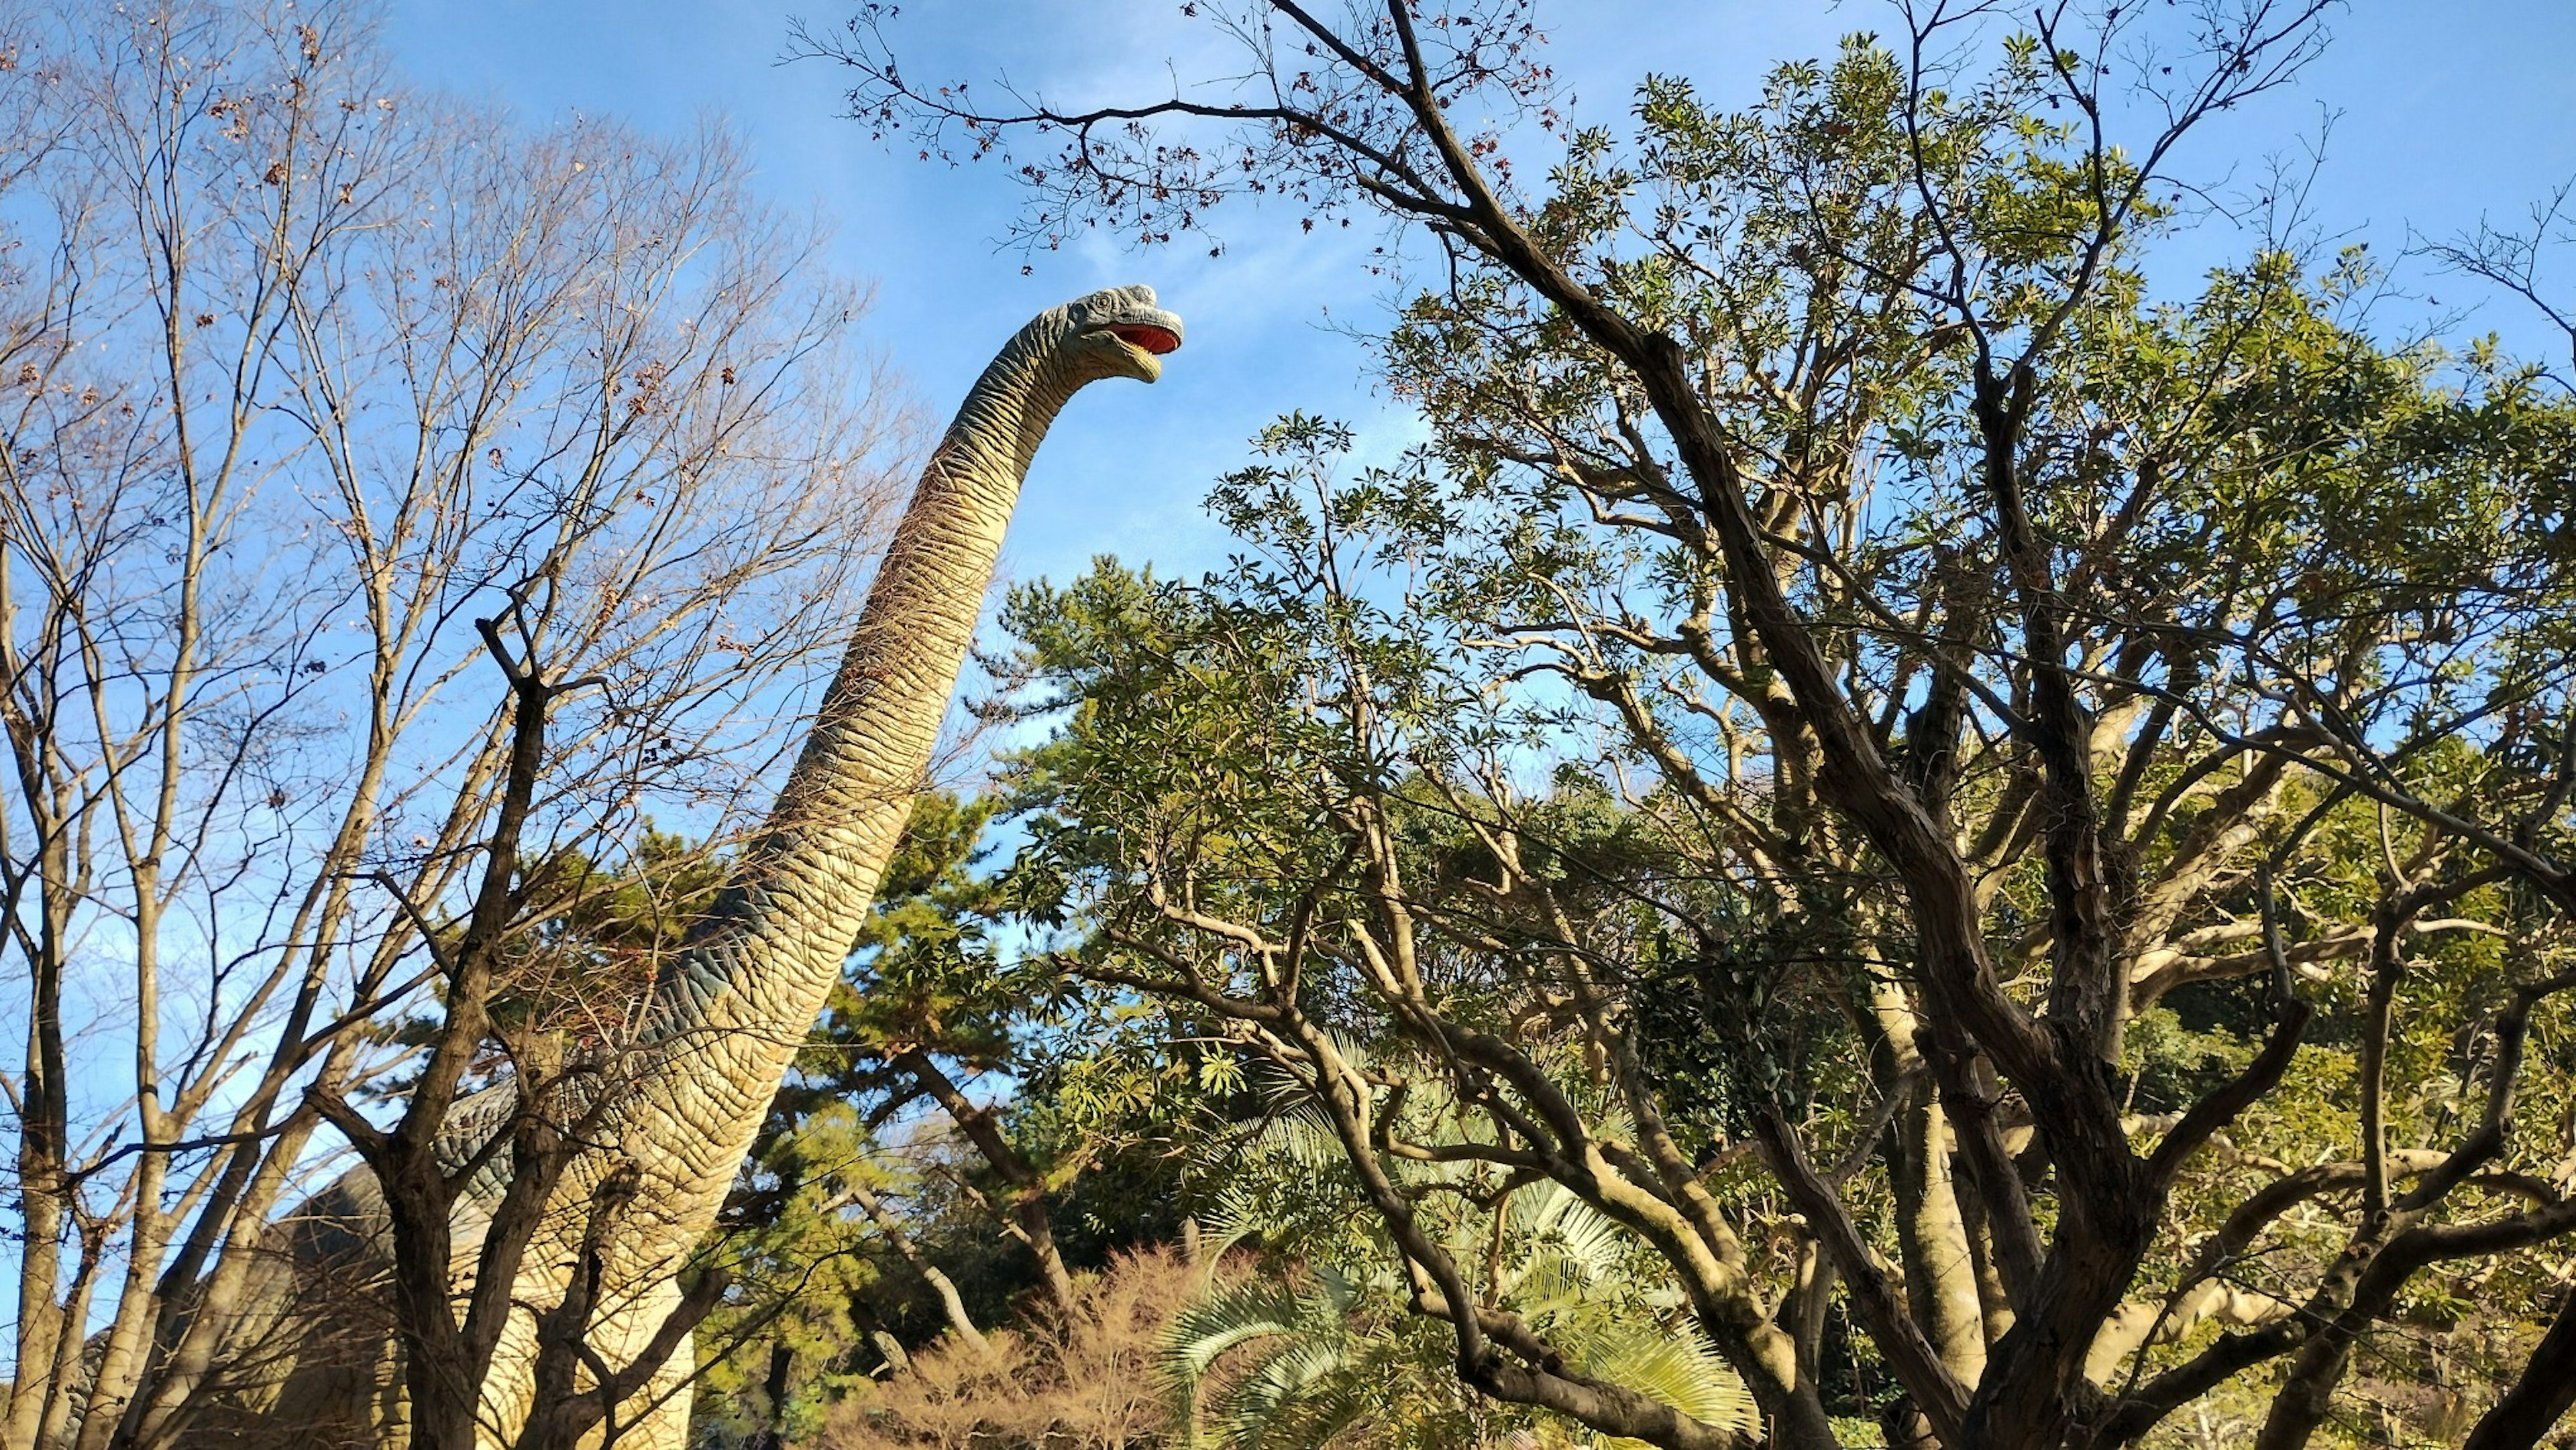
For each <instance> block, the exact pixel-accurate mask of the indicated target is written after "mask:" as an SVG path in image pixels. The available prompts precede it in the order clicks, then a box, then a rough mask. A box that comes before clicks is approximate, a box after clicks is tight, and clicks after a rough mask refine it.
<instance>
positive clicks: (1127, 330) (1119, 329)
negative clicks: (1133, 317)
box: [1109, 322, 1181, 357]
mask: <svg viewBox="0 0 2576 1450" xmlns="http://www.w3.org/2000/svg"><path fill="white" fill-rule="evenodd" d="M1109 335H1110V336H1112V337H1114V338H1117V339H1118V340H1119V341H1120V342H1123V343H1126V344H1127V345H1128V346H1130V347H1133V348H1137V349H1140V350H1142V351H1145V352H1150V353H1152V354H1154V355H1155V356H1157V357H1160V356H1162V355H1163V354H1164V353H1167V352H1172V351H1174V350H1176V349H1178V348H1179V347H1180V345H1181V339H1180V335H1179V334H1178V333H1175V332H1173V331H1172V330H1171V329H1170V328H1167V327H1156V326H1155V325H1154V324H1152V323H1150V322H1122V323H1118V324H1116V325H1115V326H1113V327H1111V328H1110V329H1109Z"/></svg>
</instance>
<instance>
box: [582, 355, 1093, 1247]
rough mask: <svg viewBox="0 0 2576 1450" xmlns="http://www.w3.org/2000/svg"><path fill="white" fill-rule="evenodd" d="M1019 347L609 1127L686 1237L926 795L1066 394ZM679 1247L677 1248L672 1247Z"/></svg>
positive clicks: (834, 972) (943, 466) (765, 1100)
mask: <svg viewBox="0 0 2576 1450" xmlns="http://www.w3.org/2000/svg"><path fill="white" fill-rule="evenodd" d="M1031 351H1032V349H1030V348H1029V347H1026V346H1024V345H1023V344H1022V340H1019V339H1015V340H1014V343H1013V345H1012V346H1011V347H1008V348H1005V349H1004V350H1003V352H1002V354H1001V355H1000V356H999V357H997V358H995V359H994V361H993V364H992V366H990V367H989V368H987V369H986V370H985V372H984V375H983V377H982V378H981V379H980V380H978V381H977V383H976V385H975V387H974V389H973V390H972V391H971V392H970V393H969V394H968V396H967V399H966V402H965V404H964V406H963V407H961V408H960V409H959V410H958V414H957V417H956V420H955V421H954V422H953V423H952V424H951V425H950V427H949V430H948V434H947V436H946V437H945V438H944V439H943V440H942V441H941V443H940V445H939V448H938V450H937V451H936V452H935V453H934V454H933V455H932V456H931V460H930V464H929V466H928V467H927V468H926V469H925V470H924V471H923V473H922V478H921V482H920V484H919V486H918V487H917V488H916V490H915V491H914V493H913V497H912V502H911V505H910V506H909V507H908V508H907V509H906V510H905V512H904V516H903V519H902V522H901V523H900V524H899V525H898V526H897V527H896V531H895V537H894V543H893V546H892V547H891V548H890V549H889V550H888V551H887V553H886V557H885V562H884V564H883V565H882V567H881V568H880V570H879V572H878V574H877V577H876V581H875V583H874V585H873V586H872V587H871V588H870V589H869V591H868V597H867V604H866V606H865V608H864V609H863V610H862V611H861V612H860V615H859V621H858V625H857V628H856V630H855V632H854V635H853V637H852V639H851V642H850V649H849V653H848V654H847V655H846V656H845V657H844V658H843V660H842V662H841V667H840V671H839V673H838V674H837V675H836V676H835V677H834V678H833V681H832V685H831V688H830V690H829V691H828V692H827V693H826V694H825V696H824V698H823V706H822V710H821V712H820V714H819V715H818V716H817V717H816V720H815V723H814V729H813V735H812V737H811V738H810V739H809V740H807V742H806V744H805V749H804V751H803V752H802V753H801V754H800V755H799V756H798V757H797V760H796V765H795V768H794V770H793V771H792V772H791V773H790V774H789V776H788V778H787V784H786V786H785V788H784V789H783V790H782V791H781V792H780V793H779V798H778V803H777V805H776V807H775V808H774V809H773V810H772V811H771V813H770V817H769V819H768V820H767V822H765V823H764V824H763V826H762V828H761V830H760V832H759V834H758V835H757V837H756V838H755V839H754V840H753V842H752V843H751V846H750V848H749V849H748V850H747V851H746V852H745V853H744V856H743V859H742V862H741V864H740V866H739V868H738V870H737V871H736V874H735V878H734V883H733V884H732V885H731V886H729V887H728V888H727V889H726V891H725V892H724V893H723V896H722V897H721V898H720V900H719V901H718V902H717V904H716V906H715V907H714V909H713V910H712V911H711V912H710V913H709V915H708V917H707V919H706V920H705V921H704V922H703V924H702V925H701V927H700V928H699V930H698V931H697V932H696V933H695V934H694V937H693V940H692V942H691V944H690V945H689V947H688V948H687V949H686V950H685V951H684V952H683V953H682V954H681V956H680V959H679V960H678V961H677V962H676V963H675V964H674V968H675V969H674V970H673V971H672V972H671V973H670V974H669V975H668V976H667V977H666V978H665V980H664V981H663V983H662V985H661V990H660V992H659V994H658V996H657V1000H656V1003H655V1012H654V1018H655V1020H654V1021H653V1023H652V1025H651V1027H650V1029H649V1035H650V1037H651V1039H652V1042H653V1045H654V1048H655V1049H656V1050H655V1051H654V1052H653V1053H652V1055H651V1058H650V1061H649V1065H647V1066H646V1067H645V1068H644V1070H643V1077H642V1079H641V1080H640V1081H638V1082H637V1083H636V1084H635V1087H634V1090H633V1099H634V1101H633V1103H632V1108H631V1110H630V1111H624V1112H620V1113H619V1114H618V1116H619V1118H620V1119H622V1120H623V1121H622V1122H621V1123H620V1133H619V1136H620V1137H621V1138H623V1139H624V1140H625V1141H626V1143H627V1144H628V1145H629V1147H630V1150H631V1151H634V1152H635V1153H636V1154H637V1156H638V1157H639V1158H640V1159H643V1160H645V1161H646V1162H647V1163H648V1165H649V1166H648V1169H647V1172H648V1177H650V1178H654V1179H659V1180H661V1182H660V1184H659V1185H658V1186H660V1187H662V1188H663V1189H664V1193H663V1194H657V1195H654V1196H656V1197H662V1198H663V1202H662V1203H660V1204H658V1205H656V1207H658V1208H659V1209H660V1210H661V1213H662V1214H664V1215H668V1218H667V1219H666V1220H665V1221H666V1222H667V1223H668V1224H669V1225H670V1227H671V1228H673V1229H674V1230H677V1231H678V1232H679V1233H680V1234H682V1235H684V1236H686V1237H688V1238H691V1239H694V1237H695V1235H696V1234H697V1233H698V1232H701V1231H703V1230H704V1228H705V1227H706V1224H707V1223H708V1222H710V1221H711V1215H712V1214H713V1212H714V1210H715V1208H716V1206H717V1204H718V1202H719V1201H720V1200H721V1198H722V1196H723V1194H724V1191H725V1188H726V1185H727V1184H728V1183H729V1182H730V1181H731V1179H732V1176H733V1173H734V1170H735V1168H736V1167H737V1165H739V1164H740V1162H741V1161H742V1155H743V1153H744V1152H745V1151H746V1150H747V1149H748V1147H749V1146H750V1142H751V1139H752V1137H753V1135H754V1134H755V1133H756V1132H757V1131H758V1128H759V1125H760V1121H761V1117H762V1114H763V1113H764V1112H765V1110H766V1109H767V1107H768V1105H769V1099H770V1097H771V1096H772V1095H773V1094H774V1093H775V1092H776V1091H777V1089H778V1084H779V1081H780V1079H781V1077H782V1076H783V1075H784V1073H785V1071H786V1068H787V1064H788V1062H789V1060H790V1059H791V1058H792V1057H793V1056H794V1055H795V1052H796V1049H797V1048H798V1047H799V1046H800V1045H801V1044H802V1043H803V1041H804V1040H805V1035H806V1032H807V1031H808V1029H809V1028H810V1027H811V1026H812V1024H813V1021H814V1017H815V1014H816V1013H817V1012H819V1011H820V1010H821V1009H822V1006H823V1001H824V998H825V996H826V995H827V994H828V993H829V992H830V990H831V987H832V984H833V983H834V982H835V981H836V980H838V978H839V975H840V971H841V966H842V963H843V960H844V959H845V958H846V957H847V956H848V954H849V951H850V948H851V944H852V943H853V942H854V941H856V939H857V937H858V933H859V927H860V924H861V922H862V920H863V919H864V918H865V916H866V914H867V911H868V907H869V905H870V903H871V901H872V899H873V898H874V896H875V894H876V888H877V881H878V878H879V877H880V876H881V875H882V874H883V872H884V870H885V866H886V863H887V861H888V860H889V859H890V858H891V857H892V855H893V854H894V848H895V842H896V838H897V836H898V835H899V834H900V833H901V831H902V829H903V825H904V821H905V818H906V816H907V814H908V813H909V810H910V807H911V803H912V799H913V797H914V795H915V794H916V793H917V792H918V791H919V790H920V789H921V787H922V785H923V778H924V776H925V774H926V772H927V771H928V768H929V764H930V757H931V752H932V749H933V747H934V746H935V744H936V743H937V739H938V733H939V726H940V721H941V719H942V717H943V716H944V715H945V714H946V712H947V708H948V701H949V698H950V696H951V695H952V694H953V693H954V692H955V690H956V687H957V677H958V673H959V670H960V669H961V668H962V666H963V665H964V663H965V657H966V650H967V647H968V645H969V644H970V643H971V641H972V640H973V637H974V632H975V622H976V619H977V617H978V615H979V614H980V613H981V611H982V606H983V601H984V594H985V590H986V588H987V587H988V586H989V585H990V583H991V581H992V578H993V569H994V564H995V562H996V560H997V558H998V556H999V554H1000V551H1001V545H1002V535H1003V531H1004V530H1005V528H1007V527H1008V525H1009V523H1010V517H1011V510H1012V507H1013V505H1014V504H1015V503H1016V501H1017V499H1018V497H1019V488H1020V482H1021V479H1022V477H1023V476H1024V475H1025V474H1026V472H1027V469H1028V465H1029V460H1030V459H1031V457H1032V456H1033V455H1034V454H1035V453H1036V451H1037V446H1038V444H1039V442H1040V441H1041V440H1042V439H1043V438H1044V437H1045V434H1046V430H1047V427H1048V426H1049V425H1050V424H1051V423H1052V422H1053V421H1054V419H1055V415H1056V412H1057V410H1058V409H1060V408H1061V407H1062V406H1063V405H1064V403H1065V401H1066V399H1067V398H1068V397H1070V396H1071V394H1072V392H1073V391H1074V388H1075V387H1077V386H1079V384H1078V383H1076V384H1072V385H1067V384H1065V383H1063V382H1059V381H1056V380H1054V379H1053V378H1052V377H1051V376H1050V373H1049V370H1046V369H1043V368H1041V367H1039V366H1038V365H1037V359H1035V358H1034V357H1032V356H1030V353H1031ZM680 1247H681V1248H685V1247H686V1245H685V1244H682V1245H680Z"/></svg>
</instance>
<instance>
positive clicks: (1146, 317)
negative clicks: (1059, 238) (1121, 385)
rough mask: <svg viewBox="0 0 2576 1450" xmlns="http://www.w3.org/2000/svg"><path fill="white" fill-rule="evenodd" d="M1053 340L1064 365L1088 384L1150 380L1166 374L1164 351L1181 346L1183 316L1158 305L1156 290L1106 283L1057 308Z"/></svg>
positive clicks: (1056, 351)
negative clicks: (1117, 379) (1105, 381)
mask: <svg viewBox="0 0 2576 1450" xmlns="http://www.w3.org/2000/svg"><path fill="white" fill-rule="evenodd" d="M1056 312H1057V313H1058V314H1060V317H1061V320H1060V321H1058V322H1057V324H1056V327H1054V328H1050V329H1049V330H1050V331H1053V332H1055V334H1056V335H1055V337H1054V338H1053V339H1051V340H1052V342H1053V343H1054V346H1053V347H1052V348H1051V349H1049V350H1050V351H1052V352H1054V353H1055V355H1056V357H1057V359H1058V360H1059V362H1060V364H1061V365H1065V366H1069V367H1070V368H1071V369H1072V370H1073V371H1074V374H1075V376H1076V377H1078V378H1080V379H1081V380H1082V381H1084V382H1089V381H1091V380H1092V379H1094V378H1134V379H1136V380H1137V381H1138V382H1145V383H1150V382H1152V381H1154V379H1156V378H1158V377H1161V376H1162V374H1163V364H1162V362H1161V355H1162V354H1164V353H1167V352H1170V351H1172V350H1173V349H1175V348H1177V347H1179V346H1180V345H1181V319H1180V318H1179V317H1178V316H1177V315H1175V314H1173V313H1169V312H1165V311H1164V310H1163V309H1161V308H1159V307H1157V306H1155V305H1154V289H1153V288H1151V287H1147V286H1143V285H1141V284H1139V285H1137V286H1134V287H1104V288H1102V289H1101V290H1100V291H1097V292H1094V293H1092V294H1091V295H1090V296H1088V297H1077V298H1075V299H1074V300H1073V301H1071V302H1068V303H1066V304H1065V305H1064V306H1062V307H1060V308H1057V309H1056Z"/></svg>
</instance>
